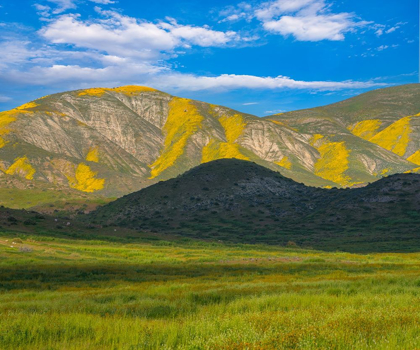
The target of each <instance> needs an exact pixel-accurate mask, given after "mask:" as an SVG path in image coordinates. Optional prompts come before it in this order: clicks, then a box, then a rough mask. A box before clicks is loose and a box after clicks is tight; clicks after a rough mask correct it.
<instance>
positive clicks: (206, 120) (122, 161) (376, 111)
mask: <svg viewBox="0 0 420 350" xmlns="http://www.w3.org/2000/svg"><path fill="white" fill-rule="evenodd" d="M222 158H236V159H240V160H246V161H250V162H254V163H256V164H258V165H260V166H263V167H265V168H268V169H271V170H273V171H276V172H279V173H280V174H282V175H283V176H285V177H288V178H290V179H293V180H294V181H296V182H299V183H303V184H305V185H308V186H315V187H322V188H333V187H338V188H342V187H361V186H365V185H366V184H368V183H370V182H374V181H376V180H378V179H380V178H382V177H384V176H388V175H392V174H395V173H405V172H418V171H419V170H420V85H419V84H412V85H404V86H397V87H391V88H387V89H380V90H376V91H371V92H368V93H365V94H362V95H360V96H357V97H354V98H351V99H349V100H346V101H342V102H339V103H336V104H333V105H329V106H325V107H319V108H314V109H308V110H300V111H294V112H288V113H284V114H277V115H272V116H267V117H263V118H259V117H256V116H253V115H249V114H244V113H241V112H238V111H235V110H232V109H229V108H226V107H223V106H217V105H212V104H208V103H204V102H199V101H194V100H189V99H185V98H179V97H175V96H171V95H169V94H167V93H164V92H161V91H157V90H155V89H152V88H148V87H141V86H124V87H119V88H112V89H111V88H91V89H83V90H76V91H70V92H63V93H58V94H54V95H50V96H46V97H42V98H40V99H37V100H35V101H32V102H29V103H27V104H24V105H22V106H20V107H17V108H15V109H13V110H10V111H5V112H1V113H0V170H1V171H0V191H6V192H2V193H8V194H9V195H8V197H11V196H12V197H16V198H18V197H19V198H20V197H22V196H23V197H24V199H23V200H16V202H13V201H10V200H9V202H8V203H6V204H7V205H8V206H10V207H19V208H21V207H26V208H28V207H32V206H34V205H35V204H39V203H43V202H45V203H47V202H51V201H53V200H58V198H59V197H60V196H57V193H59V194H61V197H62V200H64V201H71V200H83V201H84V200H86V199H90V200H97V201H101V200H103V199H104V198H105V199H106V198H116V197H121V196H123V195H125V194H128V193H132V192H134V191H137V190H140V189H142V188H144V187H148V186H150V185H152V184H154V183H157V182H159V181H161V180H168V179H171V178H175V177H177V176H178V175H180V174H182V173H184V172H186V171H188V170H189V169H191V168H193V167H195V166H198V165H200V164H202V163H207V162H211V161H214V160H217V159H222ZM2 197H5V196H2ZM9 199H10V198H9ZM12 199H13V198H12ZM2 200H3V202H2V203H0V204H5V203H4V201H5V199H2Z"/></svg>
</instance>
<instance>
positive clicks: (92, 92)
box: [77, 88, 111, 97]
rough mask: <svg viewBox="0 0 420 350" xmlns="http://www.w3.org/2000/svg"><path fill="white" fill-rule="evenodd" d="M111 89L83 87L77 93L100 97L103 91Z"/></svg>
mask: <svg viewBox="0 0 420 350" xmlns="http://www.w3.org/2000/svg"><path fill="white" fill-rule="evenodd" d="M109 90H111V89H108V88H91V89H85V90H83V91H80V92H79V93H78V94H77V95H78V96H95V97H102V96H103V95H104V94H105V92H107V91H109Z"/></svg>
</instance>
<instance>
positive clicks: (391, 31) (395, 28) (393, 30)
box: [385, 26, 400, 34]
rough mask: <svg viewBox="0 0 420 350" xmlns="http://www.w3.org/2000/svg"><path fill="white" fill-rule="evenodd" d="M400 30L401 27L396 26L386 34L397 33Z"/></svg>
mask: <svg viewBox="0 0 420 350" xmlns="http://www.w3.org/2000/svg"><path fill="white" fill-rule="evenodd" d="M399 28H400V27H399V26H395V27H392V28H389V29H388V30H387V31H386V32H385V33H386V34H391V33H393V32H395V31H396V30H397V29H399Z"/></svg>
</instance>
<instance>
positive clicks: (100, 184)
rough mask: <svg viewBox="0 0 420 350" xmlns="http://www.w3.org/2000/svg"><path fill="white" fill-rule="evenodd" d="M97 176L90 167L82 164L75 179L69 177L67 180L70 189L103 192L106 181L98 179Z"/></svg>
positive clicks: (78, 167)
mask: <svg viewBox="0 0 420 350" xmlns="http://www.w3.org/2000/svg"><path fill="white" fill-rule="evenodd" d="M97 174H98V173H97V172H95V171H93V170H92V169H91V168H90V167H89V166H88V165H86V164H83V163H80V164H79V165H78V166H77V169H76V173H75V177H74V178H73V177H69V176H67V178H68V180H69V185H70V187H72V188H75V189H76V190H79V191H83V192H95V191H99V190H102V189H103V188H104V184H105V179H98V178H97V177H96V175H97Z"/></svg>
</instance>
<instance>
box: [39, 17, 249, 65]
mask: <svg viewBox="0 0 420 350" xmlns="http://www.w3.org/2000/svg"><path fill="white" fill-rule="evenodd" d="M97 11H98V12H99V13H100V14H101V15H103V16H106V18H104V19H97V20H94V21H82V20H80V19H79V17H78V16H77V15H71V14H68V15H63V16H60V17H59V18H57V19H56V20H55V21H53V22H51V23H49V24H48V25H47V26H45V27H44V28H43V29H42V30H41V31H40V34H41V35H42V36H43V37H44V38H45V39H47V40H49V41H51V42H52V43H54V44H70V45H74V46H76V47H78V48H84V49H92V50H98V51H102V52H106V53H107V54H110V55H115V56H123V57H138V58H142V59H157V58H158V57H159V56H160V55H161V54H162V53H163V52H166V53H172V52H173V51H174V50H175V49H176V48H188V47H190V46H192V45H196V46H201V47H211V46H213V47H220V46H226V45H228V44H231V43H235V42H239V41H240V40H241V38H240V36H239V35H238V34H237V33H235V32H233V31H228V32H221V31H215V30H212V29H210V28H209V27H207V26H205V27H194V26H190V25H180V24H178V23H177V22H176V21H174V20H172V19H169V20H168V21H166V22H159V23H152V22H147V21H139V20H137V19H136V18H132V17H128V16H122V15H120V14H118V13H116V12H113V11H102V10H101V9H97Z"/></svg>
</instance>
